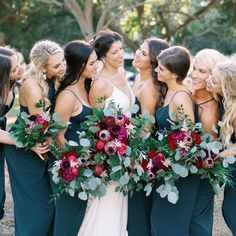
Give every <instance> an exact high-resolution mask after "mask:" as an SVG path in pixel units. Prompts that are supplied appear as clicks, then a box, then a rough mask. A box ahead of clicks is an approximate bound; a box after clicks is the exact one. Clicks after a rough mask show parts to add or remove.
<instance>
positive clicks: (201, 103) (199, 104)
mask: <svg viewBox="0 0 236 236" xmlns="http://www.w3.org/2000/svg"><path fill="white" fill-rule="evenodd" d="M213 100H215V99H214V98H211V99H209V100H206V101H204V102H200V103H198V104H197V105H198V106H201V105H203V104H206V103H208V102H211V101H213Z"/></svg>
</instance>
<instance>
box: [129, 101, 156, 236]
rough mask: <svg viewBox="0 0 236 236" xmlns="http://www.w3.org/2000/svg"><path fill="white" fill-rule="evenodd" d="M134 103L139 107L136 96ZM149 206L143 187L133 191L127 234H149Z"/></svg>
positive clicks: (130, 198) (134, 235)
mask: <svg viewBox="0 0 236 236" xmlns="http://www.w3.org/2000/svg"><path fill="white" fill-rule="evenodd" d="M135 104H137V105H139V107H140V102H139V100H138V98H137V97H136V98H135ZM139 113H141V111H139ZM144 184H145V183H144ZM151 207H152V197H151V196H148V197H147V196H146V192H145V191H143V189H142V190H140V191H139V192H137V191H134V193H133V195H132V196H129V199H128V224H127V230H128V233H129V236H151V222H150V214H151Z"/></svg>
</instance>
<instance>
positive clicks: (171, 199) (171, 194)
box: [167, 192, 179, 204]
mask: <svg viewBox="0 0 236 236" xmlns="http://www.w3.org/2000/svg"><path fill="white" fill-rule="evenodd" d="M167 199H168V201H169V202H170V203H172V204H176V202H177V201H178V199H179V197H178V194H177V193H175V192H169V193H168V196H167Z"/></svg>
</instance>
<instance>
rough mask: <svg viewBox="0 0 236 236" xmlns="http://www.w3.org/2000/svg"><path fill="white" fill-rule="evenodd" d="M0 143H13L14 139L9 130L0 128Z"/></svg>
mask: <svg viewBox="0 0 236 236" xmlns="http://www.w3.org/2000/svg"><path fill="white" fill-rule="evenodd" d="M0 143H4V144H12V145H14V144H15V142H14V140H12V139H11V137H10V134H9V132H7V131H4V130H1V129H0Z"/></svg>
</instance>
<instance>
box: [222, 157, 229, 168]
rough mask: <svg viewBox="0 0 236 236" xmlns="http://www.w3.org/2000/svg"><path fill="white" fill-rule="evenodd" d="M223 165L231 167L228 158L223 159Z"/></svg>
mask: <svg viewBox="0 0 236 236" xmlns="http://www.w3.org/2000/svg"><path fill="white" fill-rule="evenodd" d="M222 165H223V167H224V168H228V167H229V163H228V162H227V160H226V158H224V159H223V162H222Z"/></svg>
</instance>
